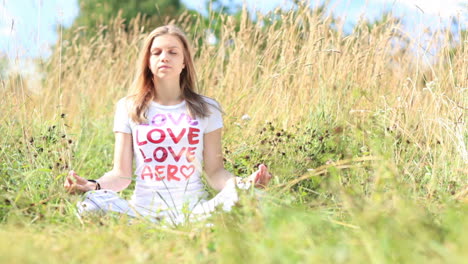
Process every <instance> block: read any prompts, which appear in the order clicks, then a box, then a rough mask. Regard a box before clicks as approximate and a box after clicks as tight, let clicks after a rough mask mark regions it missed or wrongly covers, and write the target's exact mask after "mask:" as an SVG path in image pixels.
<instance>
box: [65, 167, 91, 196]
mask: <svg viewBox="0 0 468 264" xmlns="http://www.w3.org/2000/svg"><path fill="white" fill-rule="evenodd" d="M63 187H64V188H65V190H67V192H69V193H82V192H87V191H92V190H94V189H96V185H95V183H94V182H90V181H88V180H87V179H85V178H83V177H80V176H78V174H76V172H75V171H70V172H69V173H68V175H67V178H66V179H65V183H64V184H63Z"/></svg>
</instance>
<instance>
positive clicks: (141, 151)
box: [139, 149, 153, 162]
mask: <svg viewBox="0 0 468 264" xmlns="http://www.w3.org/2000/svg"><path fill="white" fill-rule="evenodd" d="M139 150H140V153H141V156H143V161H144V162H151V161H152V160H153V159H152V158H147V157H146V155H145V153H144V152H143V150H142V149H139Z"/></svg>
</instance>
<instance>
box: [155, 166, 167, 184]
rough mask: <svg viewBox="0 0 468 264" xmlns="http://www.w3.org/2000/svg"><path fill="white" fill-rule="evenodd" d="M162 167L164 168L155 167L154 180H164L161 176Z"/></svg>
mask: <svg viewBox="0 0 468 264" xmlns="http://www.w3.org/2000/svg"><path fill="white" fill-rule="evenodd" d="M164 167H165V166H155V167H154V169H155V173H154V174H155V175H156V180H157V181H162V180H164V176H161V175H162V174H163V173H164Z"/></svg>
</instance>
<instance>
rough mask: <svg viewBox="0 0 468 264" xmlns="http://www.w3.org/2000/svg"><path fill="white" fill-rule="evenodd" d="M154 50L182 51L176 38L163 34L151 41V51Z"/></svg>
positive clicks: (180, 43) (180, 44)
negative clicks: (173, 49) (174, 49)
mask: <svg viewBox="0 0 468 264" xmlns="http://www.w3.org/2000/svg"><path fill="white" fill-rule="evenodd" d="M155 48H159V49H162V48H165V49H172V48H179V49H182V42H181V41H180V39H179V38H178V37H177V36H174V35H169V34H165V35H161V36H157V37H155V38H154V39H153V43H152V44H151V49H155Z"/></svg>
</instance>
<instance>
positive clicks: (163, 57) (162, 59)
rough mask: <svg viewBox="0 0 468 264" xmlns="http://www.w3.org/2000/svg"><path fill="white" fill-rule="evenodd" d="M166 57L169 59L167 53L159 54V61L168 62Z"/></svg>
mask: <svg viewBox="0 0 468 264" xmlns="http://www.w3.org/2000/svg"><path fill="white" fill-rule="evenodd" d="M168 57H169V54H168V53H167V51H163V52H161V56H160V59H161V61H168Z"/></svg>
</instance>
